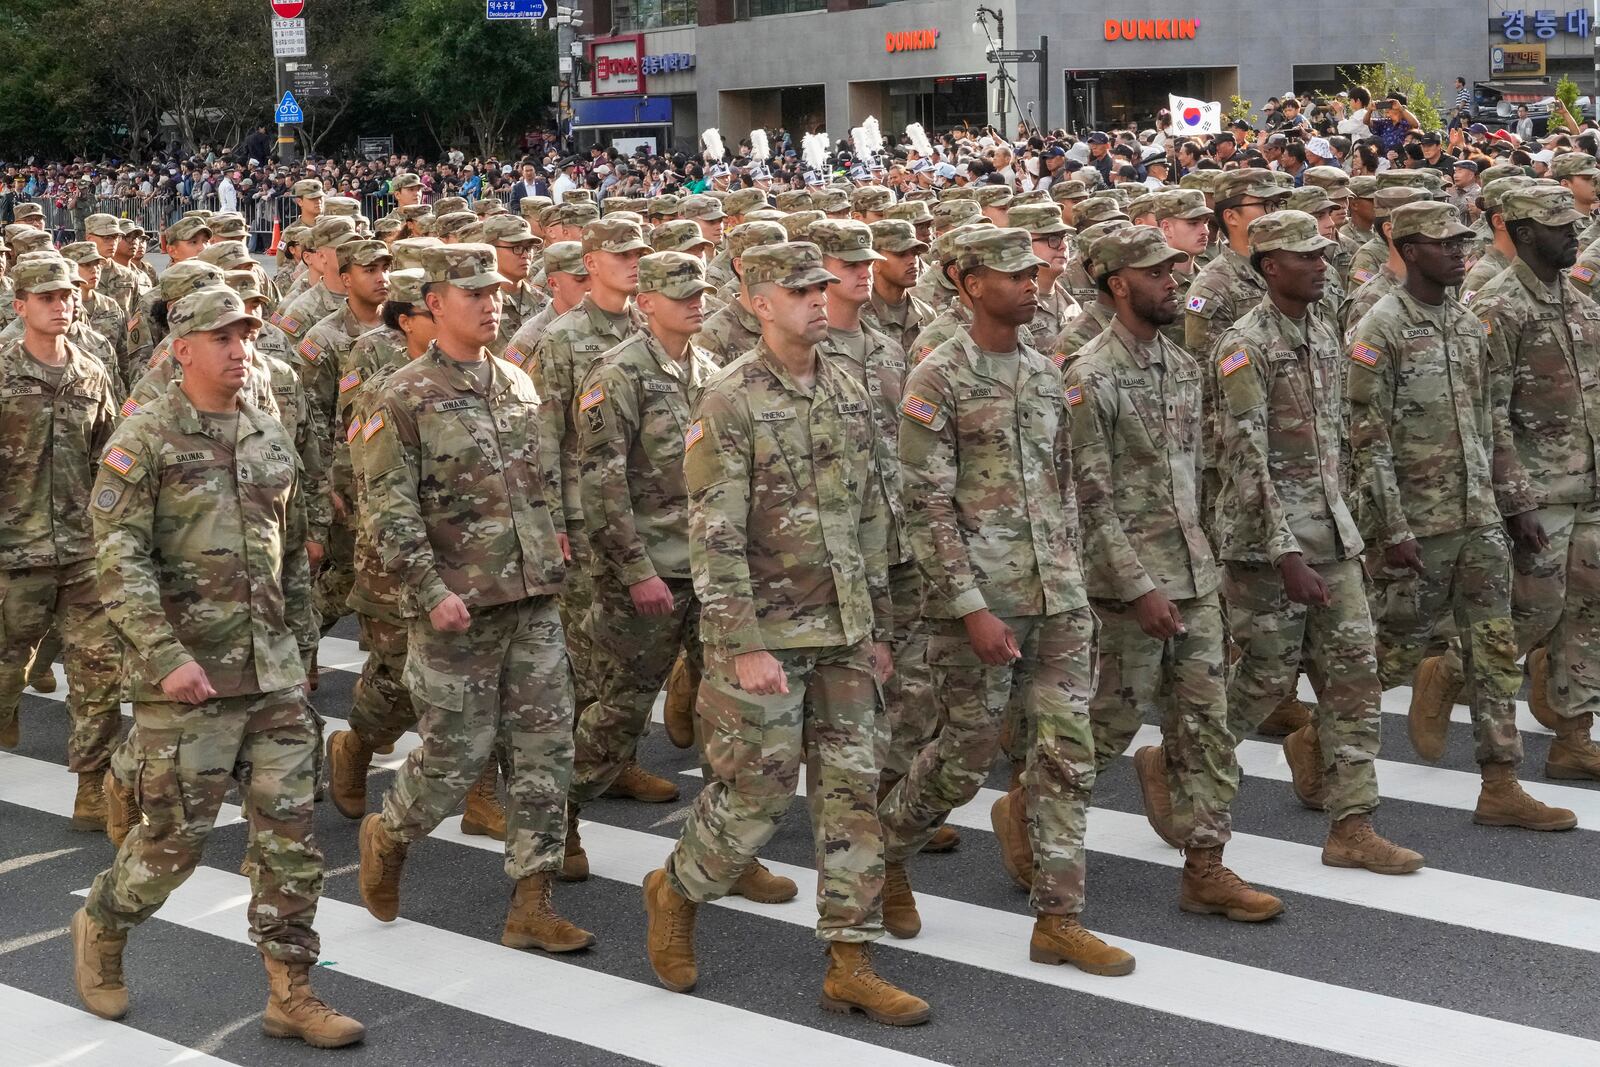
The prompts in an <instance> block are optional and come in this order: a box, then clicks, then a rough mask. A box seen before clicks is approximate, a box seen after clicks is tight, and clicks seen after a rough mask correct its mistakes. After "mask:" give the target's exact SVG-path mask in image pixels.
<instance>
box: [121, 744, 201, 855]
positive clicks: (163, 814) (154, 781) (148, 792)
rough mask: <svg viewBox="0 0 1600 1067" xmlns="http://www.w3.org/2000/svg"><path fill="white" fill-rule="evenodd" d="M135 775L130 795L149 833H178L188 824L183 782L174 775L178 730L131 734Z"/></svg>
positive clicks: (175, 773) (176, 772)
mask: <svg viewBox="0 0 1600 1067" xmlns="http://www.w3.org/2000/svg"><path fill="white" fill-rule="evenodd" d="M134 737H135V739H136V746H135V747H136V749H137V757H138V763H137V771H136V776H135V778H134V783H133V792H134V796H135V798H137V800H138V804H139V810H140V811H141V812H143V813H144V818H145V821H146V822H148V823H149V824H150V831H151V833H152V834H155V835H157V836H164V835H165V834H167V833H170V832H172V831H176V830H178V829H180V828H181V827H182V826H183V825H184V823H186V822H187V821H188V814H189V813H188V806H187V804H185V803H184V797H183V781H182V779H181V778H180V776H179V774H178V748H179V746H180V745H181V744H182V740H183V731H182V730H160V729H146V728H145V727H143V726H141V727H139V729H138V730H137V731H135V732H134Z"/></svg>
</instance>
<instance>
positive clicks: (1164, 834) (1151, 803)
mask: <svg viewBox="0 0 1600 1067" xmlns="http://www.w3.org/2000/svg"><path fill="white" fill-rule="evenodd" d="M1133 770H1134V773H1135V774H1137V775H1138V776H1139V792H1140V793H1142V794H1144V817H1145V818H1146V819H1147V820H1149V822H1150V829H1152V830H1154V831H1155V832H1156V836H1157V837H1159V838H1161V840H1163V841H1165V842H1166V843H1167V844H1168V845H1169V846H1171V847H1172V848H1182V847H1183V838H1182V837H1181V836H1180V835H1179V834H1178V828H1177V827H1176V826H1174V825H1173V823H1172V790H1171V789H1169V788H1168V787H1167V755H1166V753H1165V752H1163V751H1162V750H1161V746H1160V745H1145V746H1144V747H1143V748H1141V749H1140V750H1139V751H1137V752H1135V753H1134V754H1133Z"/></svg>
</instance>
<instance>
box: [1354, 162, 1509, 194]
mask: <svg viewBox="0 0 1600 1067" xmlns="http://www.w3.org/2000/svg"><path fill="white" fill-rule="evenodd" d="M1519 169H1520V168H1519ZM1377 194H1378V179H1377V178H1376V177H1374V176H1373V175H1371V174H1352V175H1351V176H1350V198H1351V199H1352V200H1371V199H1372V198H1373V197H1374V196H1376V195H1377Z"/></svg>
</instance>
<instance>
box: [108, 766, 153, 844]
mask: <svg viewBox="0 0 1600 1067" xmlns="http://www.w3.org/2000/svg"><path fill="white" fill-rule="evenodd" d="M100 794H101V796H103V797H105V800H106V837H108V838H109V839H110V840H111V846H112V847H113V848H121V847H122V842H123V841H124V840H125V839H126V838H127V836H128V834H129V832H130V831H132V830H133V828H134V827H135V826H136V825H138V824H139V822H140V821H141V820H142V819H143V818H144V813H143V812H141V811H140V810H139V798H138V797H137V796H135V795H134V792H133V786H131V785H123V784H122V783H121V782H119V781H117V776H116V775H115V774H113V773H112V772H111V770H110V769H109V768H107V770H106V776H105V779H104V780H103V781H102V782H101V784H100Z"/></svg>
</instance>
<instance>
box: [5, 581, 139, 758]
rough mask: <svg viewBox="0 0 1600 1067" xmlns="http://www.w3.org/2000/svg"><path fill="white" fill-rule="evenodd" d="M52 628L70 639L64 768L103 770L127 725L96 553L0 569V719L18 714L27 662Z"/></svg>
mask: <svg viewBox="0 0 1600 1067" xmlns="http://www.w3.org/2000/svg"><path fill="white" fill-rule="evenodd" d="M53 626H59V627H60V628H61V636H62V638H63V639H64V640H65V642H66V668H67V718H68V720H69V721H70V723H71V732H70V733H69V735H68V737H67V769H68V770H70V771H73V772H74V773H77V774H83V773H87V772H90V771H101V770H104V769H105V767H106V764H107V763H108V762H109V761H110V759H111V749H112V747H113V746H114V745H115V744H116V741H117V735H118V733H119V731H120V729H121V726H122V711H121V707H120V705H119V703H118V692H119V689H120V686H121V680H122V642H121V640H120V639H119V638H118V637H117V634H116V631H115V630H113V629H112V627H111V620H110V619H109V618H107V616H106V612H105V607H104V606H103V605H102V604H101V603H100V593H99V588H98V585H97V581H96V578H95V562H94V560H92V559H87V560H81V561H80V562H77V563H69V564H66V565H65V566H61V567H28V568H25V569H22V570H14V571H0V722H7V723H9V722H10V721H11V720H12V719H13V718H14V717H15V716H16V714H17V707H18V705H19V704H20V703H21V701H22V690H23V687H24V686H25V685H26V684H27V678H26V675H27V672H28V662H29V660H30V659H31V658H32V656H33V651H34V648H35V647H36V646H38V645H39V644H40V642H42V641H43V640H44V638H45V635H46V634H47V633H49V632H50V630H51V628H52V627H53Z"/></svg>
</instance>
